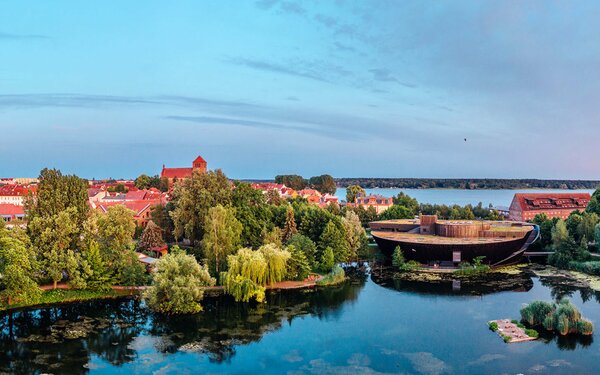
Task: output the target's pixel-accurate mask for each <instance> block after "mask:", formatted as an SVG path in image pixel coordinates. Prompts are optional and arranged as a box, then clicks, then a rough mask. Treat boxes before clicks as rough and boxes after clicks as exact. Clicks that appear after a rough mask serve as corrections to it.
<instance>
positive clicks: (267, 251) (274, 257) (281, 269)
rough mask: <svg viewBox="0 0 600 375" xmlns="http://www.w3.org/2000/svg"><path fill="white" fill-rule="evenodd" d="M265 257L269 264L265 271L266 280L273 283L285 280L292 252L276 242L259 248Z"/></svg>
mask: <svg viewBox="0 0 600 375" xmlns="http://www.w3.org/2000/svg"><path fill="white" fill-rule="evenodd" d="M258 251H259V252H261V253H262V255H263V257H264V258H265V262H266V264H267V268H266V272H265V282H266V283H267V284H273V283H276V282H279V281H281V280H283V278H284V277H285V275H286V273H287V266H286V264H287V261H288V259H290V256H291V255H290V253H289V252H288V251H286V250H282V249H280V248H279V247H277V246H275V245H274V244H267V245H263V246H261V247H260V248H259V249H258Z"/></svg>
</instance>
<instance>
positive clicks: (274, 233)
mask: <svg viewBox="0 0 600 375" xmlns="http://www.w3.org/2000/svg"><path fill="white" fill-rule="evenodd" d="M282 236H283V235H282V232H281V228H279V227H273V229H271V230H266V229H265V230H264V232H263V245H268V244H273V245H275V246H277V247H281V246H283V243H282V241H281V237H282Z"/></svg>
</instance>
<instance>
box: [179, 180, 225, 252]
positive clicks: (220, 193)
mask: <svg viewBox="0 0 600 375" xmlns="http://www.w3.org/2000/svg"><path fill="white" fill-rule="evenodd" d="M173 204H174V205H175V209H174V210H173V211H171V213H170V215H171V218H172V219H173V224H174V235H175V237H176V238H181V237H183V236H185V237H186V238H187V239H189V240H190V241H192V242H196V241H200V240H201V239H202V237H203V236H204V231H205V228H204V225H205V223H206V220H205V218H206V216H207V215H208V210H209V209H210V208H211V207H215V206H217V205H222V206H224V207H225V206H229V205H230V204H231V186H230V184H229V180H228V179H227V177H226V176H225V175H224V174H223V172H221V170H216V171H208V172H207V173H200V172H197V171H196V172H194V173H193V174H192V177H191V178H187V179H185V180H182V181H180V182H178V183H176V184H175V188H174V189H173Z"/></svg>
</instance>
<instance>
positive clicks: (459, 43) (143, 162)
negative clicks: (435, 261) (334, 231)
mask: <svg viewBox="0 0 600 375" xmlns="http://www.w3.org/2000/svg"><path fill="white" fill-rule="evenodd" d="M598 19H600V3H598V2H593V1H585V2H583V1H573V2H553V1H541V0H540V1H533V2H530V1H421V0H419V1H404V0H403V1H396V0H394V1H385V0H377V1H366V0H365V1H342V0H339V1H334V0H330V1H311V0H307V1H301V2H296V1H288V0H281V1H279V0H259V1H235V2H233V1H232V2H227V1H208V0H207V1H176V2H165V1H150V0H144V1H143V2H142V1H102V2H91V1H52V2H50V1H47V2H42V1H31V2H30V1H10V0H8V1H3V2H2V3H0V153H1V154H2V155H3V157H2V161H1V162H0V176H35V175H37V174H38V172H39V170H40V169H41V168H43V167H45V166H49V167H57V168H60V169H61V170H63V171H64V172H67V173H76V174H78V175H80V176H83V177H87V178H104V177H114V178H117V177H135V176H137V175H139V174H140V173H147V174H156V173H158V172H159V171H160V168H161V167H162V164H166V165H167V166H178V167H179V166H188V165H190V164H191V161H192V160H193V159H194V158H195V156H196V155H198V154H201V155H202V156H204V158H205V159H206V160H207V161H208V164H209V168H222V169H223V170H224V171H225V173H226V174H227V175H228V176H230V177H234V178H270V177H273V176H274V175H276V174H283V173H298V174H303V175H305V176H311V175H317V174H322V173H330V174H332V175H334V176H339V177H357V176H373V177H376V176H381V177H502V178H504V177H507V178H521V177H522V178H527V177H534V178H581V179H598V178H600V174H599V173H598V171H599V164H598V160H600V147H599V146H598V144H599V141H600V123H599V119H600V106H599V105H598V92H599V89H600V74H599V72H600V43H598V35H600V23H599V22H597V20H598ZM465 138H467V141H466V142H465V141H464V139H465Z"/></svg>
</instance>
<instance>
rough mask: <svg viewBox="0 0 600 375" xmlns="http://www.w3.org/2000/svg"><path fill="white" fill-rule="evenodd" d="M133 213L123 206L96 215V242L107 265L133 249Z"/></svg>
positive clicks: (113, 207)
mask: <svg viewBox="0 0 600 375" xmlns="http://www.w3.org/2000/svg"><path fill="white" fill-rule="evenodd" d="M133 216H134V212H133V211H132V210H130V209H128V208H127V207H125V206H123V205H120V204H119V205H115V206H111V207H109V208H108V210H107V211H106V213H105V214H102V215H98V217H97V223H96V225H97V226H98V242H99V244H100V248H101V251H102V253H103V254H104V255H105V257H106V258H105V259H106V260H107V261H108V262H109V264H114V262H115V261H116V260H117V259H119V258H120V256H121V254H122V253H123V252H124V251H127V250H128V249H131V248H132V247H133V236H134V234H135V220H134V219H133Z"/></svg>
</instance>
